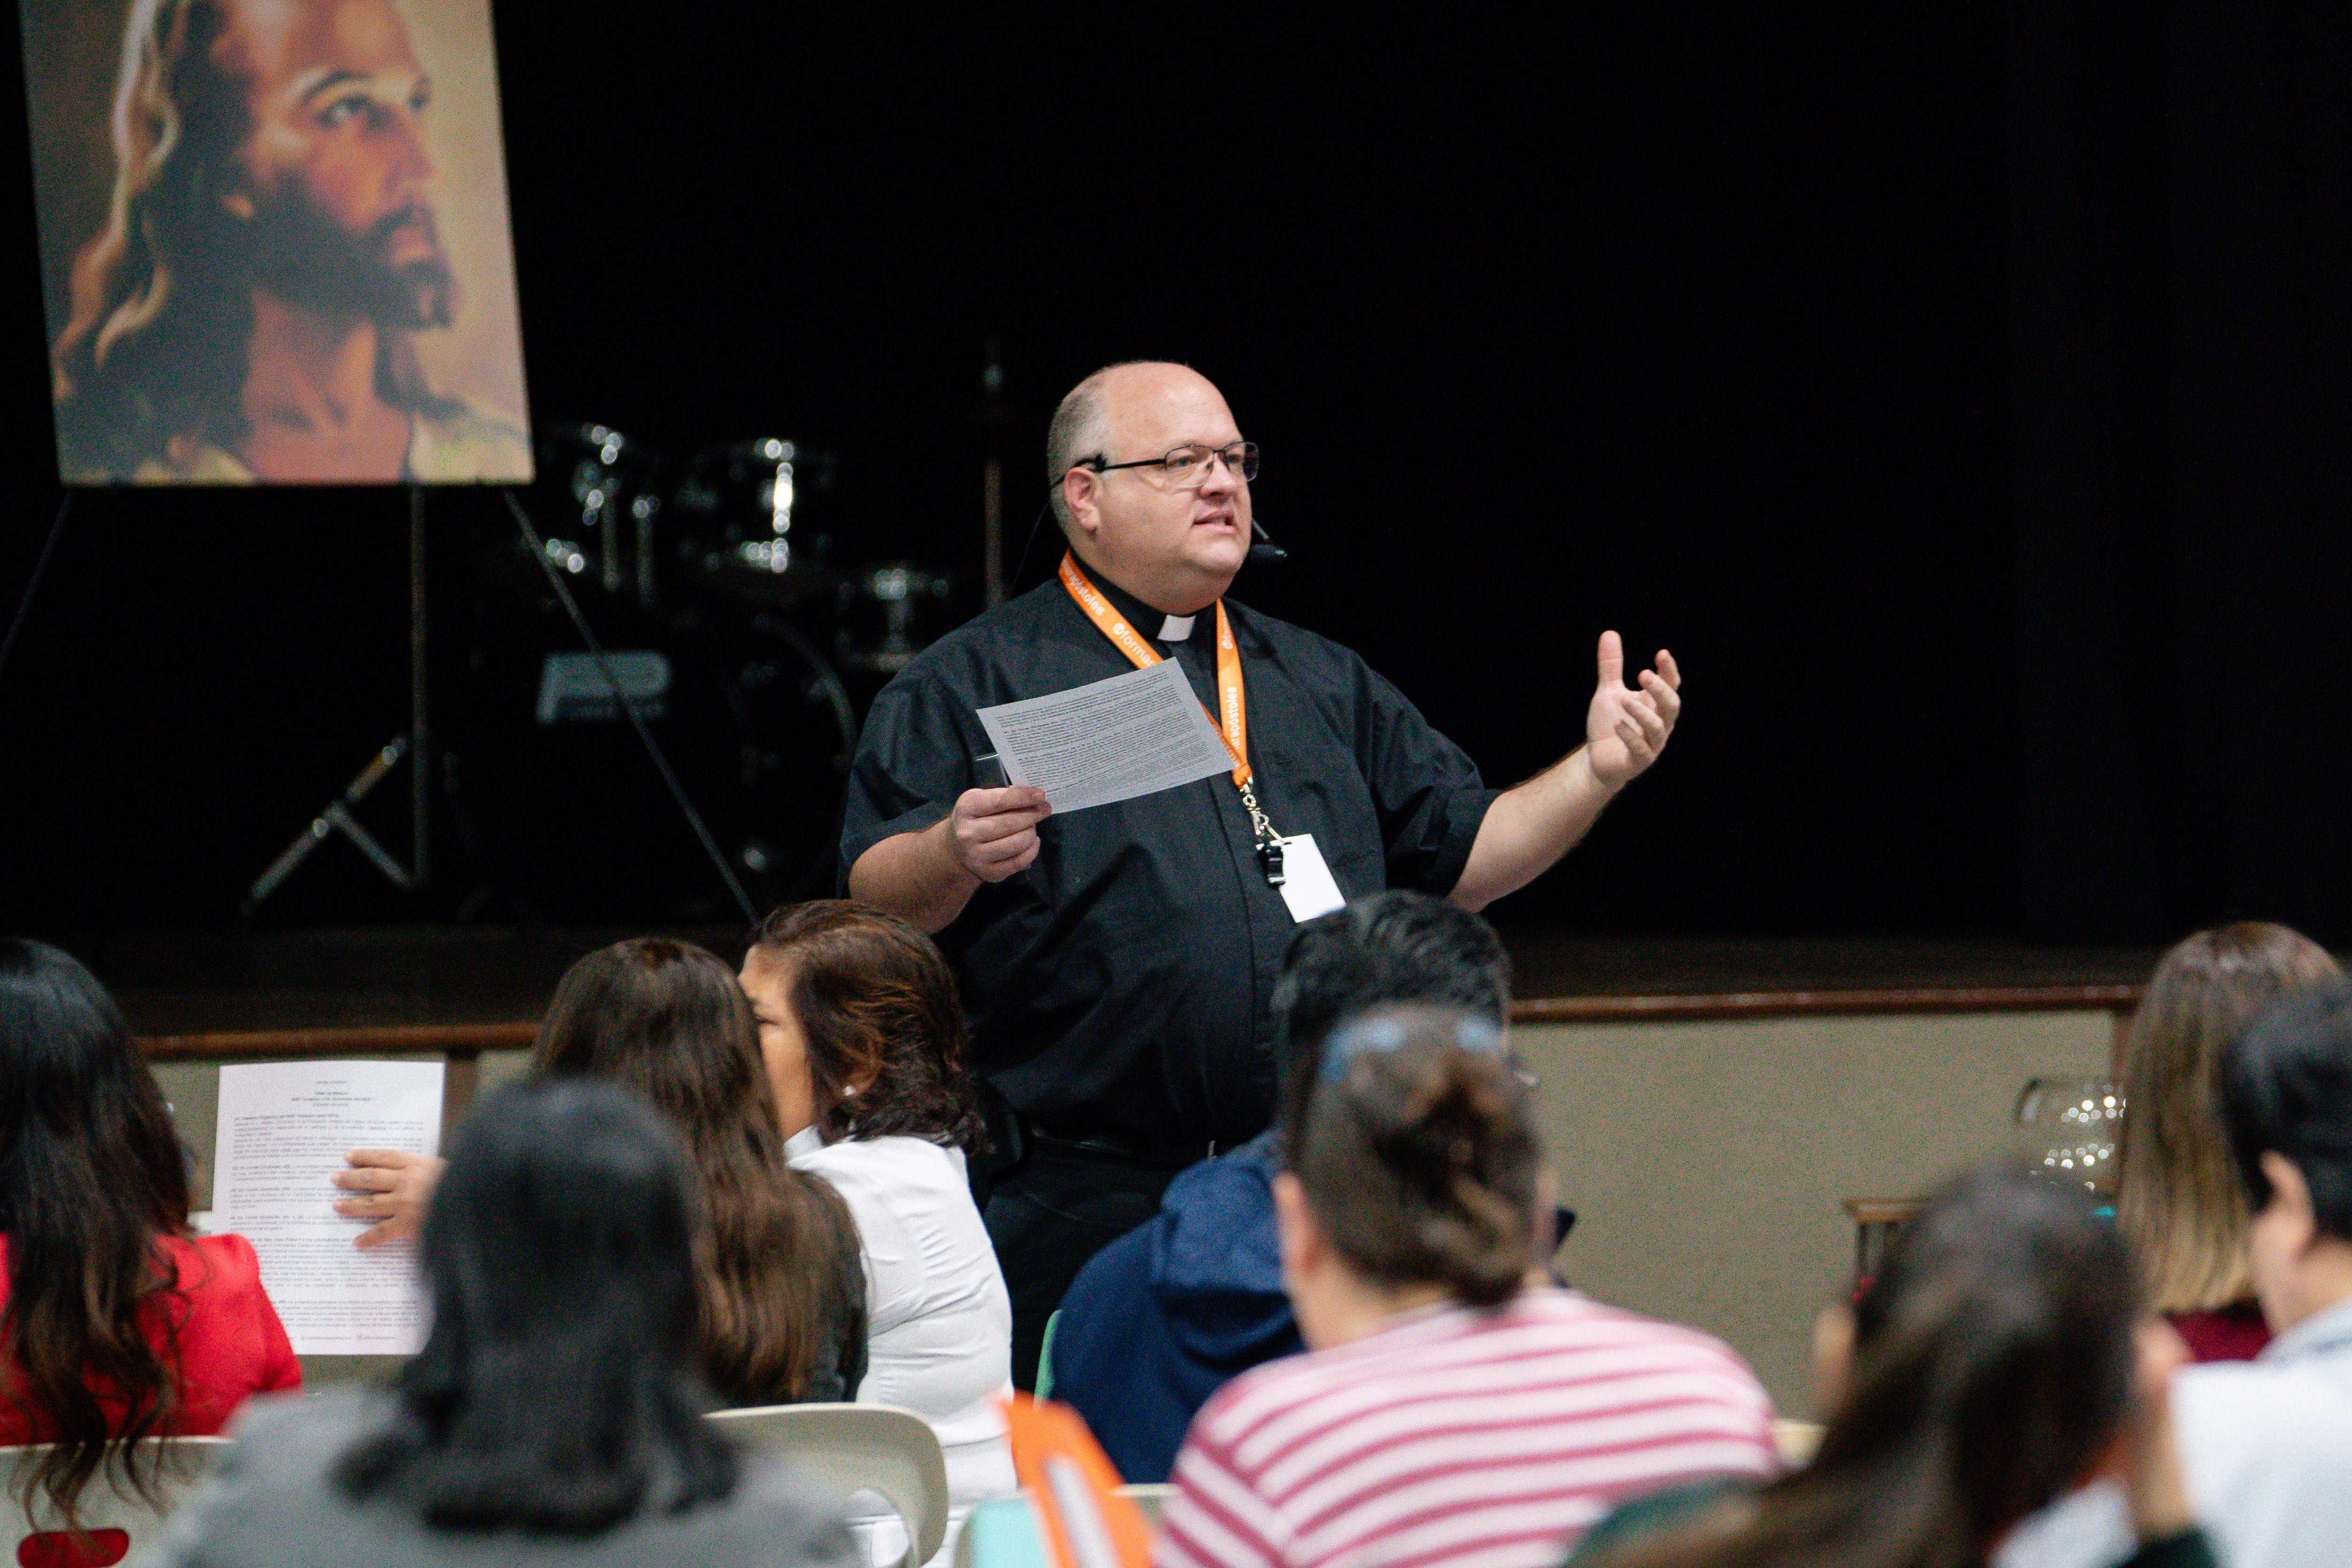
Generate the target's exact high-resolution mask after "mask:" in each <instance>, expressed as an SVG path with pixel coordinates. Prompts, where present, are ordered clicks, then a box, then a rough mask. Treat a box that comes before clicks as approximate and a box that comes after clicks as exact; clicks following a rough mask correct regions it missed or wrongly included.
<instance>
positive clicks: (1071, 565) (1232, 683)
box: [1062, 550, 1250, 789]
mask: <svg viewBox="0 0 2352 1568" xmlns="http://www.w3.org/2000/svg"><path fill="white" fill-rule="evenodd" d="M1062 586H1063V587H1064V588H1066V589H1068V590H1069V591H1070V597H1071V598H1073V599H1075V600H1076V601H1078V608H1079V609H1081V610H1083V611H1085V612H1087V620H1089V621H1091V622H1094V623H1095V629H1096V630H1097V631H1098V632H1101V633H1102V634H1103V635H1104V636H1106V637H1108V638H1109V639H1110V640H1111V642H1112V643H1116V644H1117V645H1118V651H1119V652H1120V653H1124V654H1126V655H1127V657H1128V661H1129V663H1130V664H1134V666H1135V667H1136V668H1137V669H1139V670H1148V669H1150V667H1151V666H1152V665H1154V664H1158V663H1160V653H1159V652H1158V650H1156V649H1154V648H1153V647H1152V646H1151V644H1150V643H1147V642H1145V641H1144V640H1143V639H1142V638H1141V637H1140V636H1139V635H1138V634H1137V633H1136V630H1135V628H1134V627H1132V626H1130V625H1129V624H1128V623H1127V622H1126V621H1125V620H1124V619H1123V618H1121V616H1120V615H1119V612H1118V611H1117V610H1116V609H1114V608H1112V606H1111V602H1110V601H1109V600H1108V599H1105V598H1104V597H1103V596H1102V592H1101V591H1100V590H1098V589H1097V588H1096V587H1095V585H1094V584H1093V583H1091V582H1088V581H1087V574H1086V573H1085V572H1083V571H1080V570H1078V563H1077V561H1076V559H1074V558H1073V557H1072V556H1071V554H1070V552H1069V551H1067V550H1064V551H1063V552H1062ZM1202 706H1204V707H1205V706H1208V705H1206V704H1205V703H1204V704H1202ZM1217 721H1218V722H1217V727H1218V728H1219V729H1221V730H1223V732H1224V737H1225V749H1226V750H1227V751H1230V752H1232V753H1233V754H1234V783H1235V784H1238V785H1240V786H1241V787H1243V788H1244V789H1247V788H1248V787H1249V781H1250V765H1249V714H1248V710H1247V708H1246V706H1244V700H1243V696H1242V651H1241V649H1240V648H1239V647H1238V646H1237V645H1235V643H1234V623H1233V622H1231V621H1229V620H1227V619H1226V618H1225V601H1223V600H1222V599H1220V600H1218V601H1217Z"/></svg>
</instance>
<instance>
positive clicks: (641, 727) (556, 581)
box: [420, 490, 760, 925]
mask: <svg viewBox="0 0 2352 1568" xmlns="http://www.w3.org/2000/svg"><path fill="white" fill-rule="evenodd" d="M499 495H500V496H502V497H505V499H506V504H507V510H509V511H510V512H512V513H513V514H514V520H515V527H516V528H520V529H521V530H522V541H523V546H524V548H525V549H528V550H529V551H530V559H533V560H535V561H537V562H539V566H540V570H541V571H543V572H545V573H546V574H547V582H548V586H549V587H551V588H552V589H554V590H555V597H556V598H557V599H559V600H561V601H562V604H563V612H564V613H565V614H566V615H569V616H570V617H571V618H572V629H573V630H575V631H577V632H579V633H580V639H581V641H582V642H583V643H587V645H588V653H589V656H590V657H591V658H592V659H593V660H594V661H595V664H596V673H597V674H600V675H602V676H603V677H604V685H605V687H606V689H608V690H609V691H611V693H612V694H613V701H614V703H615V704H617V705H618V706H619V707H620V710H621V711H622V712H623V713H624V714H626V715H627V716H628V719H629V726H630V727H631V728H633V729H635V731H636V732H637V738H638V739H639V740H640V741H642V742H644V743H645V747H646V756H647V757H649V758H652V759H653V764H654V770H655V771H656V772H657V773H659V774H660V775H661V779H662V782H663V783H664V784H665V785H667V786H668V788H669V793H670V799H672V800H676V801H677V809H678V810H680V811H682V812H684V813H685V815H686V821H687V826H688V827H690V828H692V829H693V830H694V836H695V837H696V838H697V839H698V840H699V841H701V843H702V849H703V852H704V853H705V854H708V855H709V857H710V863H711V865H712V866H714V867H716V868H717V870H718V872H719V880H720V881H722V882H724V883H726V884H727V891H728V892H729V893H730V894H733V895H734V898H735V904H736V907H737V908H739V909H740V910H741V911H742V912H743V918H744V920H745V921H746V922H747V923H749V924H751V925H758V924H759V923H760V911H759V908H758V906H757V905H755V904H752V902H751V894H747V893H745V892H744V891H743V884H742V883H741V882H740V881H738V880H737V879H736V876H735V868H734V867H733V866H732V865H730V864H729V863H728V861H727V852H726V851H725V850H722V849H720V848H719V840H718V839H717V837H716V836H714V835H713V834H712V832H711V831H710V825H709V823H707V822H705V821H703V820H702V813H701V812H699V811H698V810H695V809H694V802H693V801H692V800H688V798H687V793H686V786H685V785H684V784H682V783H680V782H679V781H678V777H677V771H676V770H675V769H673V768H671V767H670V765H669V758H667V757H665V756H663V755H662V748H661V743H660V742H658V741H656V739H655V738H654V732H653V731H652V730H651V729H648V728H647V727H646V717H645V715H644V714H642V713H640V712H638V711H637V699H635V697H633V696H631V695H629V692H628V689H627V688H626V687H625V686H624V685H622V684H621V677H620V676H619V675H618V674H615V673H614V669H613V665H612V662H611V661H610V660H609V659H607V658H606V657H605V656H604V643H600V642H598V641H597V640H596V633H595V632H594V631H593V630H592V629H591V628H590V627H589V625H588V617H587V616H585V615H583V614H582V613H581V612H580V601H578V600H576V599H574V598H572V590H571V588H570V587H569V586H568V585H567V584H566V583H565V582H564V580H563V576H562V573H561V572H559V571H557V570H556V569H555V562H554V560H553V559H551V557H550V556H549V555H548V553H547V547H546V546H545V544H543V543H542V542H541V539H540V537H539V530H538V529H537V528H533V527H531V522H530V513H528V512H526V511H524V510H523V507H522V503H521V502H520V501H519V500H517V499H516V498H515V493H514V492H513V491H512V490H500V491H499ZM420 842H421V840H420Z"/></svg>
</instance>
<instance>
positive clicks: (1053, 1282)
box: [984, 1139, 1181, 1392]
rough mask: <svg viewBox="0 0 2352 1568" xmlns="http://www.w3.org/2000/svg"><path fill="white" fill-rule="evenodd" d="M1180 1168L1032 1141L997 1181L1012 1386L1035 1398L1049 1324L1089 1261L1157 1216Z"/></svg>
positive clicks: (994, 1203)
mask: <svg viewBox="0 0 2352 1568" xmlns="http://www.w3.org/2000/svg"><path fill="white" fill-rule="evenodd" d="M1179 1169H1181V1166H1176V1165H1173V1164H1169V1165H1158V1164H1150V1165H1147V1164H1142V1163H1139V1162H1137V1161H1133V1160H1129V1159H1123V1158H1120V1157H1119V1156H1118V1155H1111V1154H1108V1153H1098V1152H1097V1151H1094V1150H1090V1149H1076V1148H1072V1147H1070V1146H1069V1145H1057V1144H1051V1143H1045V1142H1043V1141H1041V1140H1034V1139H1033V1140H1030V1141H1029V1142H1028V1145H1027V1147H1026V1148H1025V1149H1024V1153H1023V1158H1022V1160H1021V1162H1020V1163H1019V1164H1018V1165H1015V1166H1012V1167H1011V1168H1010V1169H1007V1170H1004V1171H1003V1172H1001V1173H999V1174H998V1175H996V1176H995V1177H994V1178H993V1179H992V1183H991V1185H990V1187H989V1194H988V1207H987V1208H986V1210H985V1213H984V1217H985V1218H986V1219H987V1221H988V1239H989V1240H990V1241H992V1242H993V1243H994V1244H995V1246H996V1261H997V1265H998V1267H1000V1268H1002V1269H1003V1270H1004V1286H1005V1289H1006V1291H1009V1292H1010V1293H1011V1295H1012V1297H1013V1384H1014V1385H1015V1386H1017V1387H1020V1388H1022V1389H1024V1390H1028V1391H1032V1392H1034V1390H1035V1388H1036V1385H1037V1356H1038V1354H1039V1352H1041V1351H1042V1350H1043V1349H1044V1348H1045V1320H1046V1319H1048V1318H1050V1317H1052V1316H1053V1315H1054V1309H1055V1308H1056V1307H1058V1306H1060V1305H1061V1304H1062V1297H1063V1296H1064V1295H1065V1294H1066V1293H1067V1291H1069V1288H1070V1281H1073V1280H1075V1279H1076V1278H1077V1277H1078V1270H1080V1269H1083V1268H1084V1267H1086V1262H1087V1259H1089V1258H1091V1257H1093V1256H1094V1255H1095V1254H1096V1253H1097V1252H1099V1251H1101V1250H1102V1249H1104V1248H1105V1247H1108V1246H1109V1245H1110V1244H1111V1243H1112V1242H1114V1241H1116V1240H1118V1239H1119V1238H1120V1237H1122V1236H1124V1235H1126V1234H1127V1233H1128V1232H1129V1231H1130V1230H1132V1229H1134V1228H1136V1227H1137V1226H1139V1225H1140V1224H1142V1223H1143V1222H1144V1221H1145V1220H1147V1219H1149V1218H1151V1217H1152V1216H1153V1215H1154V1214H1156V1213H1158V1212H1159V1211H1160V1194H1161V1193H1163V1192H1166V1191H1167V1190H1168V1184H1169V1183H1170V1182H1171V1181H1173V1180H1175V1179H1176V1173H1177V1171H1178V1170H1179Z"/></svg>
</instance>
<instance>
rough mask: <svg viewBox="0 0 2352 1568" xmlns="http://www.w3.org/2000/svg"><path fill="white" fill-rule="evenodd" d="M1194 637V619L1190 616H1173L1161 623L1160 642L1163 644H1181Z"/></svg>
mask: <svg viewBox="0 0 2352 1568" xmlns="http://www.w3.org/2000/svg"><path fill="white" fill-rule="evenodd" d="M1190 636H1192V617H1191V616H1190V615H1171V616H1170V617H1169V618H1168V619H1167V620H1165V621H1162V622H1160V641H1161V642H1163V643H1181V642H1183V641H1184V640H1185V639H1187V638H1189V637H1190Z"/></svg>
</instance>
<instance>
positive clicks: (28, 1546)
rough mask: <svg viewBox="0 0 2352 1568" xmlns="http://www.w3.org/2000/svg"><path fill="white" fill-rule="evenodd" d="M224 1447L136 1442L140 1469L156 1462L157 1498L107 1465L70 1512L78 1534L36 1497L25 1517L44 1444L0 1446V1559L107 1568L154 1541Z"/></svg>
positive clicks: (189, 1440) (196, 1440)
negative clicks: (1, 1530) (29, 1480)
mask: <svg viewBox="0 0 2352 1568" xmlns="http://www.w3.org/2000/svg"><path fill="white" fill-rule="evenodd" d="M228 1446H229V1442H228V1439H227V1438H226V1437H155V1438H151V1439H149V1440H148V1441H146V1442H143V1443H141V1444H140V1445H139V1446H138V1455H139V1463H140V1467H141V1470H142V1473H144V1471H145V1467H146V1464H147V1461H148V1460H149V1459H150V1458H158V1459H160V1463H159V1464H158V1466H157V1469H156V1471H155V1493H156V1495H155V1500H154V1501H152V1502H150V1501H149V1500H147V1499H145V1498H142V1497H141V1496H140V1495H139V1494H138V1493H137V1492H136V1491H134V1490H131V1488H130V1487H129V1486H127V1485H125V1484H123V1482H122V1481H121V1479H120V1472H118V1471H117V1470H116V1469H115V1468H114V1467H113V1466H112V1465H109V1466H108V1467H107V1468H106V1469H105V1470H103V1471H101V1472H100V1475H99V1476H98V1477H97V1479H93V1480H92V1481H91V1482H90V1483H89V1485H88V1486H87V1487H84V1488H83V1489H82V1494H81V1500H80V1501H79V1504H78V1505H77V1506H76V1509H75V1511H76V1513H77V1514H78V1515H79V1528H80V1533H79V1535H75V1534H70V1533H68V1531H67V1530H66V1524H65V1521H64V1520H63V1519H61V1518H59V1517H58V1515H57V1513H56V1511H54V1510H52V1509H51V1508H50V1507H49V1502H48V1500H47V1498H45V1497H43V1496H41V1495H40V1494H39V1493H37V1492H36V1493H35V1494H34V1495H33V1506H32V1511H31V1514H30V1517H27V1516H26V1513H25V1512H24V1511H22V1510H21V1509H20V1508H19V1507H18V1506H17V1504H16V1499H18V1498H20V1497H22V1496H23V1495H24V1480H25V1477H26V1474H27V1473H28V1472H29V1470H30V1468H31V1467H32V1466H33V1465H36V1464H37V1463H39V1462H40V1458H41V1456H42V1455H43V1454H46V1453H47V1452H48V1446H47V1445H46V1444H40V1445H33V1446H28V1447H25V1448H0V1485H5V1487H6V1488H7V1497H8V1502H7V1504H6V1506H5V1510H0V1513H5V1519H6V1521H7V1531H6V1532H5V1534H0V1542H5V1560H6V1561H7V1562H10V1563H25V1564H28V1565H34V1564H49V1563H56V1564H59V1565H61V1568H62V1565H66V1564H70V1565H72V1568H106V1565H107V1564H109V1563H120V1562H122V1561H123V1560H124V1559H126V1558H128V1557H130V1556H131V1555H132V1554H134V1553H136V1552H143V1551H145V1550H146V1549H147V1548H148V1547H149V1546H151V1545H152V1544H154V1541H155V1537H156V1535H157V1534H158V1533H159V1532H160V1531H162V1529H163V1521H164V1520H166V1519H168V1518H170V1517H171V1513H172V1511H173V1509H174V1508H176V1507H178V1506H179V1502H180V1499H181V1498H182V1497H184V1496H185V1495H186V1493H187V1491H188V1490H189V1489H190V1488H191V1487H193V1486H194V1485H195V1484H196V1482H197V1480H199V1479H201V1478H202V1477H203V1475H204V1473H205V1470H206V1469H210V1468H211V1462H212V1458H213V1455H214V1452H215V1450H216V1449H221V1448H227V1447H228Z"/></svg>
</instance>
